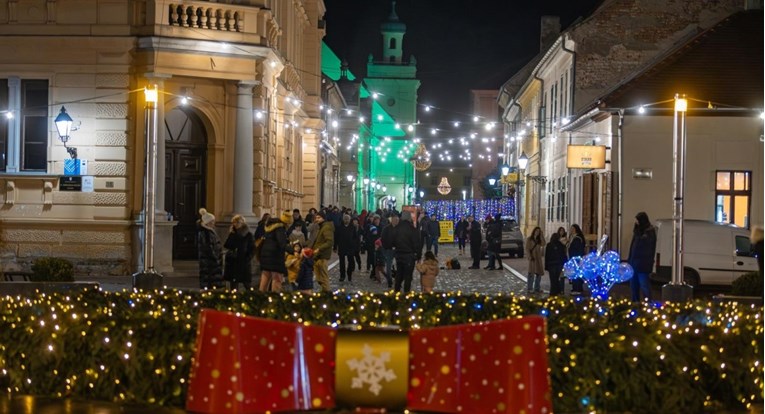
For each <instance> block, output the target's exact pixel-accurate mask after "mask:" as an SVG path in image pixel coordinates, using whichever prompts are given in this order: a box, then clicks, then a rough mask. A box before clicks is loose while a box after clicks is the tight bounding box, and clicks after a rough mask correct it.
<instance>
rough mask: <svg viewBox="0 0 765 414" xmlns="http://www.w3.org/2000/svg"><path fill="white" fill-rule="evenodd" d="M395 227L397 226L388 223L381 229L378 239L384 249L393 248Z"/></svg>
mask: <svg viewBox="0 0 765 414" xmlns="http://www.w3.org/2000/svg"><path fill="white" fill-rule="evenodd" d="M396 227H398V226H397V225H396V226H394V225H390V226H386V227H385V228H384V229H383V231H382V234H381V235H380V241H381V242H382V248H383V249H384V250H391V249H393V238H394V237H395V231H396Z"/></svg>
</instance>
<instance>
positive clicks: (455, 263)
mask: <svg viewBox="0 0 765 414" xmlns="http://www.w3.org/2000/svg"><path fill="white" fill-rule="evenodd" d="M449 263H451V268H452V269H460V261H459V260H457V258H456V257H454V258H452V260H450V261H449Z"/></svg>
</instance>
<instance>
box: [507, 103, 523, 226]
mask: <svg viewBox="0 0 765 414" xmlns="http://www.w3.org/2000/svg"><path fill="white" fill-rule="evenodd" d="M513 106H517V107H518V119H521V116H522V115H523V106H521V104H519V103H518V101H516V100H513V103H512V104H511V105H510V107H513ZM508 110H509V108H508ZM512 122H513V127H515V129H516V130H517V129H518V128H517V127H516V126H515V121H512ZM513 132H516V131H513ZM517 139H518V136H517V134H516V141H515V159H516V161H517V160H518V157H520V156H521V154H520V153H521V150H522V149H523V148H521V143H520V141H517ZM507 153H508V155H509V154H510V150H508V151H507ZM506 161H507V165H510V160H506ZM520 174H521V172H520V170H519V171H518V182H520V180H521V175H520ZM515 199H516V200H515V210H516V211H515V219H516V220H517V221H518V226H521V225H523V224H524V223H523V222H522V221H521V210H522V207H523V204H524V203H523V197H521V186H520V185H519V186H518V188H516V191H515ZM524 227H525V226H524Z"/></svg>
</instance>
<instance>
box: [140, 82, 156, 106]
mask: <svg viewBox="0 0 765 414" xmlns="http://www.w3.org/2000/svg"><path fill="white" fill-rule="evenodd" d="M143 94H144V96H145V97H146V102H151V103H157V101H158V100H159V92H158V91H157V85H152V87H151V88H149V87H148V86H147V87H145V88H143Z"/></svg>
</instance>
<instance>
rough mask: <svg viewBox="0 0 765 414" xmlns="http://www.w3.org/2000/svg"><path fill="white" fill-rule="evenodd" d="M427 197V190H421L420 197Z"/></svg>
mask: <svg viewBox="0 0 765 414" xmlns="http://www.w3.org/2000/svg"><path fill="white" fill-rule="evenodd" d="M423 197H425V191H422V190H420V198H423Z"/></svg>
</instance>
